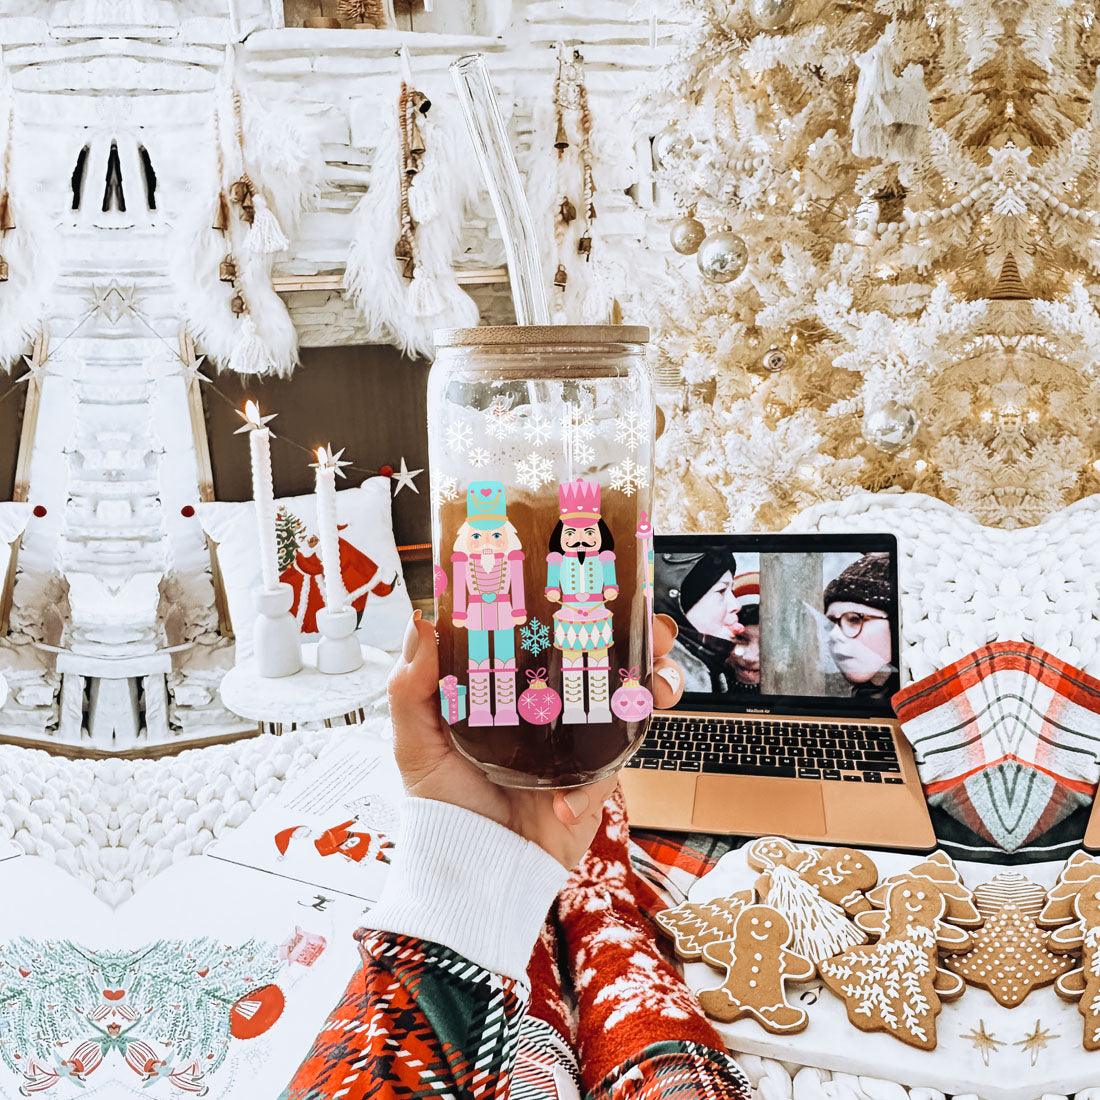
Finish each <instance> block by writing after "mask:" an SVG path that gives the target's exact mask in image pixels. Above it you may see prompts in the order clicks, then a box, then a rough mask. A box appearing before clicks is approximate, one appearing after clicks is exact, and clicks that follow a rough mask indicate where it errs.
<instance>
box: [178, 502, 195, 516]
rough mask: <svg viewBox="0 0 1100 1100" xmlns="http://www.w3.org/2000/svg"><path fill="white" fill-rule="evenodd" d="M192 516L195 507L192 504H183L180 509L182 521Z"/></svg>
mask: <svg viewBox="0 0 1100 1100" xmlns="http://www.w3.org/2000/svg"><path fill="white" fill-rule="evenodd" d="M194 514H195V506H194V505H193V504H185V505H184V506H183V507H182V508H181V509H180V515H181V516H183V518H184V519H190V518H191V517H192V516H193V515H194Z"/></svg>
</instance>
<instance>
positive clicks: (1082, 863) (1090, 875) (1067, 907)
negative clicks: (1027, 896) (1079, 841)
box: [1039, 852, 1100, 928]
mask: <svg viewBox="0 0 1100 1100" xmlns="http://www.w3.org/2000/svg"><path fill="white" fill-rule="evenodd" d="M1094 879H1100V859H1097V858H1096V856H1090V855H1089V854H1088V852H1074V853H1073V855H1071V856H1070V857H1069V859H1068V860H1067V861H1066V863H1065V866H1063V867H1062V869H1061V871H1059V872H1058V878H1057V880H1056V881H1055V883H1054V885H1053V886H1052V887H1051V888H1050V892H1049V893H1048V894H1047V901H1046V905H1044V906H1043V911H1042V912H1041V913H1040V914H1039V923H1040V924H1041V925H1042V926H1043V927H1044V928H1057V927H1058V926H1059V925H1060V924H1068V923H1069V922H1070V921H1071V920H1073V902H1074V899H1075V898H1076V897H1077V895H1078V894H1079V893H1080V892H1081V890H1082V889H1083V888H1084V887H1085V886H1087V885H1088V884H1089V883H1090V882H1092V881H1093V880H1094Z"/></svg>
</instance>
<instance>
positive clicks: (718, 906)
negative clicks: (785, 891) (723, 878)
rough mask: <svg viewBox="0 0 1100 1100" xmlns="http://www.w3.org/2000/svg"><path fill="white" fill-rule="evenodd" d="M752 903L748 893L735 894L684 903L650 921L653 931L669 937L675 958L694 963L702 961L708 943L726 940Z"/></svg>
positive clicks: (748, 891)
mask: <svg viewBox="0 0 1100 1100" xmlns="http://www.w3.org/2000/svg"><path fill="white" fill-rule="evenodd" d="M755 900H756V895H755V894H754V893H753V891H752V890H739V891H738V892H737V893H735V894H730V895H728V896H727V897H724V898H715V899H714V900H713V901H705V902H690V901H685V902H684V903H683V904H682V905H677V906H675V907H674V908H672V909H663V910H662V911H661V912H660V913H658V914H657V915H656V917H655V918H654V919H655V920H656V922H657V927H658V928H660V930H661V931H662V932H664V933H665V935H667V936H669V937H671V939H672V942H673V946H674V949H675V951H676V955H677V957H678V958H681V959H683V960H684V961H685V962H694V961H696V960H697V959H701V958H702V957H703V948H704V947H706V946H707V944H708V943H720V942H721V941H722V940H728V939H729V938H730V936H731V935H732V934H733V925H734V921H735V920H736V919H737V914H738V913H740V912H741V910H742V909H743V908H744V907H745V906H746V905H751V904H752V903H753V902H754V901H755Z"/></svg>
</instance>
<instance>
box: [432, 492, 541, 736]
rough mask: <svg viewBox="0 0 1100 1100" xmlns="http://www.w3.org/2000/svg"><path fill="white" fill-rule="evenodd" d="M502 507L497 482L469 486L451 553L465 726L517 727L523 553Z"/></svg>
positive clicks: (523, 617)
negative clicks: (465, 672) (466, 686)
mask: <svg viewBox="0 0 1100 1100" xmlns="http://www.w3.org/2000/svg"><path fill="white" fill-rule="evenodd" d="M506 507H507V503H506V500H505V496H504V486H503V484H501V482H499V481H474V482H471V484H470V488H469V491H468V492H467V494H466V522H465V523H463V524H462V526H461V527H459V529H458V535H457V537H456V538H455V545H454V553H452V554H451V563H452V565H453V566H454V605H453V608H452V611H451V621H452V623H453V624H454V626H455V628H456V629H459V628H462V627H465V629H466V632H467V637H468V639H469V641H468V651H467V652H468V660H469V671H470V690H469V706H470V713H469V719H468V720H469V723H470V725H471V726H493V725H496V726H518V725H519V714H518V713H517V711H516V627H517V626H522V625H523V624H524V623H525V622H526V621H527V611H526V610H525V608H524V595H523V548H522V547H521V546H520V541H519V535H518V534H517V533H516V529H515V527H513V526H512V524H511V523H510V522H509V521H508V516H507V513H506ZM493 704H495V706H494V705H493Z"/></svg>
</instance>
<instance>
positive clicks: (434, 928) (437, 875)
mask: <svg viewBox="0 0 1100 1100" xmlns="http://www.w3.org/2000/svg"><path fill="white" fill-rule="evenodd" d="M568 877H569V872H568V871H567V870H566V868H565V867H563V866H562V865H561V864H560V863H559V862H558V861H557V860H556V859H554V857H553V856H551V855H550V854H549V853H548V852H546V851H544V850H543V849H542V848H540V847H539V846H538V845H537V844H533V843H532V842H531V841H529V840H525V839H524V838H523V837H521V836H520V835H519V834H518V833H514V832H512V831H511V829H506V828H504V826H503V825H498V824H497V823H496V822H495V821H490V820H489V819H488V818H487V817H482V816H481V815H480V814H475V813H473V812H472V811H470V810H465V809H462V808H461V807H460V806H452V805H451V804H450V803H449V802H436V801H433V800H432V799H427V798H409V799H406V800H405V806H404V810H403V814H402V830H401V833H400V839H399V842H398V845H397V847H396V849H395V850H394V853H393V863H392V864H391V866H390V869H389V871H388V872H387V875H386V883H385V885H384V886H383V888H382V896H381V898H380V899H379V901H378V904H377V905H376V906H375V907H374V908H373V909H372V910H371V911H370V912H369V913H368V915H367V924H368V926H369V927H371V928H374V929H377V930H378V931H380V932H396V933H398V934H400V935H405V936H415V937H416V938H417V939H421V940H428V941H430V942H432V943H439V944H442V945H443V946H444V947H449V948H450V949H451V950H452V951H455V952H457V953H458V954H459V955H461V956H463V958H466V959H469V960H470V962H472V963H476V964H477V965H478V966H481V967H484V968H485V969H486V970H491V971H493V972H494V973H497V974H503V975H504V976H505V977H509V978H517V979H518V978H522V977H523V976H524V975H525V974H526V972H527V964H528V962H529V961H530V959H531V952H532V951H533V950H534V947H535V941H536V940H537V939H538V936H539V932H540V931H541V930H542V925H543V922H544V921H545V920H546V914H547V911H548V910H549V908H550V905H551V904H552V902H553V901H554V898H555V897H557V895H558V892H559V891H560V890H561V888H562V887H563V886H564V885H565V880H566V879H567V878H568Z"/></svg>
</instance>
